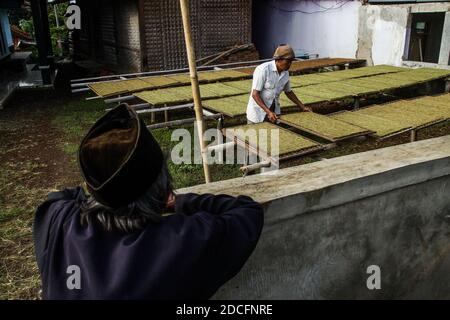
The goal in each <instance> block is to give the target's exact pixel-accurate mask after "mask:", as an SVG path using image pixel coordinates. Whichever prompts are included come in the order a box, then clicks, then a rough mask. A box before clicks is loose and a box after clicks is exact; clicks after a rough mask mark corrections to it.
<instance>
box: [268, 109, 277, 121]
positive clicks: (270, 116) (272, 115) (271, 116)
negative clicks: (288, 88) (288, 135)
mask: <svg viewBox="0 0 450 320" xmlns="http://www.w3.org/2000/svg"><path fill="white" fill-rule="evenodd" d="M267 119H268V120H269V121H270V122H272V123H275V122H276V121H277V120H278V116H277V115H276V113H275V112H272V111H269V112H268V113H267Z"/></svg>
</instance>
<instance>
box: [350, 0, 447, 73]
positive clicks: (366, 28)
mask: <svg viewBox="0 0 450 320" xmlns="http://www.w3.org/2000/svg"><path fill="white" fill-rule="evenodd" d="M446 11H450V3H448V2H441V3H421V4H417V3H415V4H402V5H365V6H361V7H360V8H359V28H358V30H359V31H358V52H357V55H356V57H357V58H362V59H367V62H368V64H369V65H372V64H374V65H377V64H390V65H396V66H401V65H402V64H404V61H407V60H408V47H409V35H410V28H411V25H410V19H409V15H410V13H426V12H446ZM449 20H450V15H449V14H448V13H447V14H446V19H445V22H444V31H443V35H442V44H443V45H441V50H440V58H439V64H441V65H442V66H443V67H446V66H448V59H449V58H448V56H449V53H450V50H449V46H450V44H449V42H450V36H449V35H450V21H449ZM445 57H447V60H445ZM415 65H417V66H418V65H419V64H417V63H416V64H415ZM439 67H441V66H439Z"/></svg>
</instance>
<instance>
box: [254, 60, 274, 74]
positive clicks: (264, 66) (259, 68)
mask: <svg viewBox="0 0 450 320" xmlns="http://www.w3.org/2000/svg"><path fill="white" fill-rule="evenodd" d="M271 63H272V61H267V62H264V63H261V64H260V65H259V66H257V67H256V68H255V72H257V71H258V72H262V71H265V70H268V69H269V68H270V65H271Z"/></svg>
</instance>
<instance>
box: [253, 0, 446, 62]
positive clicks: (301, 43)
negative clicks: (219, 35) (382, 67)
mask: <svg viewBox="0 0 450 320" xmlns="http://www.w3.org/2000/svg"><path fill="white" fill-rule="evenodd" d="M326 8H330V9H329V10H326ZM419 12H420V13H425V12H447V14H446V20H445V23H444V30H443V35H442V44H441V50H440V58H439V64H438V65H434V66H439V67H443V68H448V67H449V66H448V59H449V55H450V3H449V2H437V3H411V4H398V5H395V4H391V5H373V4H371V5H368V4H366V5H362V4H361V2H360V1H348V2H342V1H314V2H313V1H298V0H285V1H275V0H261V1H255V5H254V19H255V21H254V28H253V41H254V42H255V44H256V46H257V49H258V50H259V51H260V54H261V56H262V57H264V58H267V57H270V56H272V54H273V52H274V50H275V48H276V47H277V45H278V44H280V43H290V44H291V45H292V46H293V47H294V49H295V50H299V51H300V50H303V51H306V52H308V53H317V54H319V57H341V58H361V59H366V60H367V63H368V65H373V64H375V65H378V64H389V65H396V66H401V65H411V63H410V62H408V61H407V57H408V55H407V53H408V43H409V33H410V26H409V24H408V23H409V21H410V18H409V17H410V13H419ZM419 64H420V63H419ZM419 64H418V63H416V62H414V63H413V64H412V65H419ZM423 65H427V66H430V64H426V63H423Z"/></svg>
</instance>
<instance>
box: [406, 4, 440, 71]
mask: <svg viewBox="0 0 450 320" xmlns="http://www.w3.org/2000/svg"><path fill="white" fill-rule="evenodd" d="M444 20H445V12H433V13H413V14H412V21H411V37H410V43H409V54H408V60H410V61H420V62H429V63H438V61H439V51H440V49H441V42H442V31H443V28H444Z"/></svg>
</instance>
